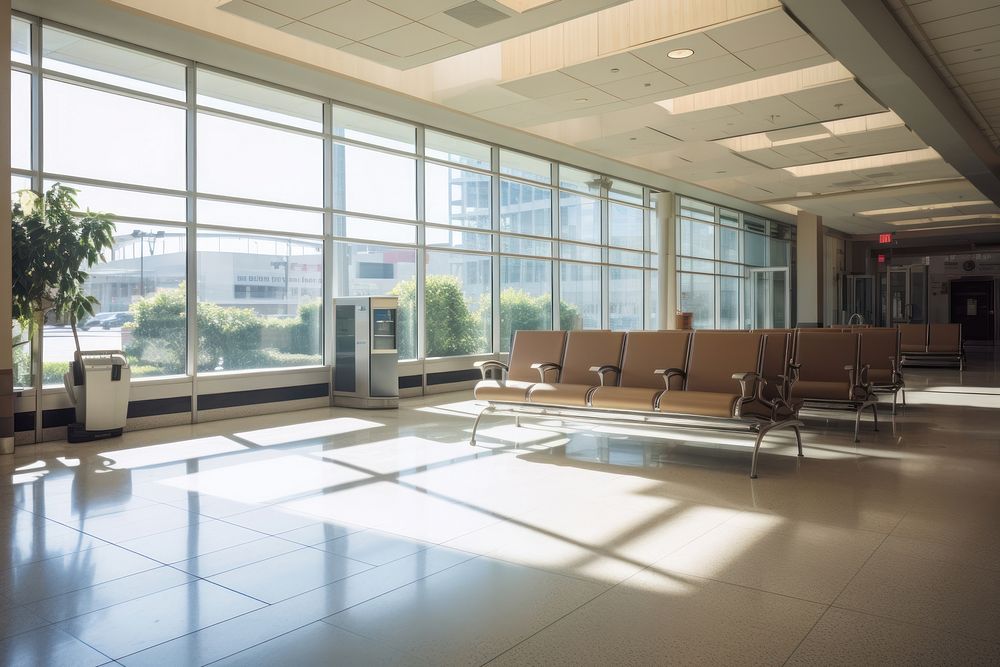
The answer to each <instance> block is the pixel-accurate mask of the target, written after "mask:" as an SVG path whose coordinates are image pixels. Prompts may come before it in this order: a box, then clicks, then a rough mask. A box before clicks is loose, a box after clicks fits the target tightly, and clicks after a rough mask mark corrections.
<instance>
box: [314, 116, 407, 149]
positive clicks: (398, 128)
mask: <svg viewBox="0 0 1000 667" xmlns="http://www.w3.org/2000/svg"><path fill="white" fill-rule="evenodd" d="M333 134H334V136H337V137H344V138H345V139H354V140H355V141H364V142H366V143H369V144H375V145H376V146H385V147H386V148H395V149H396V150H400V151H408V152H410V153H413V152H414V151H416V150H417V128H416V127H414V126H413V125H410V124H408V123H401V122H399V121H398V120H392V119H391V118H386V117H384V116H376V115H375V114H370V113H365V112H364V111H358V110H357V109H349V108H347V107H338V106H335V107H333Z"/></svg>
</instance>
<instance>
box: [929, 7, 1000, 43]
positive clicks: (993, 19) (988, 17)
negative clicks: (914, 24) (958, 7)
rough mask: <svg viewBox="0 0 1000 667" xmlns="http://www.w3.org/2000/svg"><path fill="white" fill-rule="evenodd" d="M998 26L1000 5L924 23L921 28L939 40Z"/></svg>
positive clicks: (999, 22) (999, 23)
mask: <svg viewBox="0 0 1000 667" xmlns="http://www.w3.org/2000/svg"><path fill="white" fill-rule="evenodd" d="M997 25H1000V5H996V6H994V7H990V8H989V9H981V10H979V11H977V12H969V13H967V14H959V15H957V16H950V17H948V18H944V19H939V20H937V21H928V22H926V23H922V24H921V25H920V27H921V29H922V30H923V32H924V34H926V35H927V36H928V37H930V38H931V39H938V38H940V37H947V36H949V35H957V34H959V33H963V32H971V31H973V30H979V29H981V28H985V27H990V26H997Z"/></svg>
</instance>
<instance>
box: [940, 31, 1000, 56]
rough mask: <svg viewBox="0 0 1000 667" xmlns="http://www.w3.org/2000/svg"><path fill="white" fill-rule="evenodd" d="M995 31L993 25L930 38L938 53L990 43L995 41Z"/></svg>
mask: <svg viewBox="0 0 1000 667" xmlns="http://www.w3.org/2000/svg"><path fill="white" fill-rule="evenodd" d="M996 34H997V31H996V29H995V28H994V27H992V26H990V27H986V28H977V29H976V30H972V31H969V32H961V33H958V34H957V35H947V36H944V37H938V38H936V39H933V40H931V41H932V43H933V44H934V48H935V49H936V50H937V51H938V52H939V53H944V52H946V51H953V50H955V49H962V48H965V47H970V46H981V45H983V44H992V43H994V42H995V41H996Z"/></svg>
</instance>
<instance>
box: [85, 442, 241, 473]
mask: <svg viewBox="0 0 1000 667" xmlns="http://www.w3.org/2000/svg"><path fill="white" fill-rule="evenodd" d="M245 450H246V446H244V445H241V444H239V443H238V442H235V441H233V440H230V439H229V438H227V437H226V436H223V435H214V436H210V437H207V438H195V439H194V440H179V441H177V442H168V443H166V444H163V445H143V446H141V447H133V448H131V449H116V450H112V451H109V452H102V453H101V454H99V456H101V457H102V458H103V459H104V465H105V466H107V467H109V468H111V469H113V470H123V469H131V468H143V467H146V466H155V465H161V464H164V463H179V462H181V461H187V460H189V459H197V458H199V457H203V456H213V455H215V454H230V453H232V452H241V451H245Z"/></svg>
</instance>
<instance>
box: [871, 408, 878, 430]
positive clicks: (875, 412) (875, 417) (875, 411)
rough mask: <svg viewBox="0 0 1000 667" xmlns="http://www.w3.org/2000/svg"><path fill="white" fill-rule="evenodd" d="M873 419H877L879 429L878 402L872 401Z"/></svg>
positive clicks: (876, 425) (876, 426) (876, 427)
mask: <svg viewBox="0 0 1000 667" xmlns="http://www.w3.org/2000/svg"><path fill="white" fill-rule="evenodd" d="M872 419H873V420H875V430H876V431H877V430H878V404H877V403H872Z"/></svg>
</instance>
